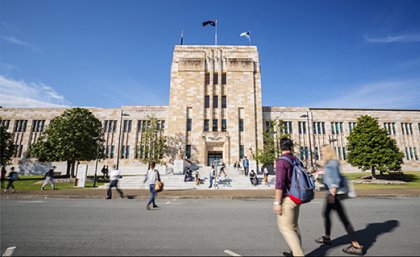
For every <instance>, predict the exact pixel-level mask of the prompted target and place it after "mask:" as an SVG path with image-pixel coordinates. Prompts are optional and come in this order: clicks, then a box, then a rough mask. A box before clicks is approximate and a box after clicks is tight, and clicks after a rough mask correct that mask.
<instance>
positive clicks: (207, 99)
mask: <svg viewBox="0 0 420 257" xmlns="http://www.w3.org/2000/svg"><path fill="white" fill-rule="evenodd" d="M226 106H227V100H226V96H225V95H223V96H222V108H226ZM204 108H210V96H209V95H206V96H205V97H204ZM213 108H219V96H217V95H214V96H213Z"/></svg>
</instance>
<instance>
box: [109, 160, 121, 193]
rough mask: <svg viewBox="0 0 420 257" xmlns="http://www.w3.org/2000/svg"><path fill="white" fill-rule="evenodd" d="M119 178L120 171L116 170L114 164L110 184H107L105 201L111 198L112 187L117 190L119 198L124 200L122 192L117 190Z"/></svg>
mask: <svg viewBox="0 0 420 257" xmlns="http://www.w3.org/2000/svg"><path fill="white" fill-rule="evenodd" d="M120 177H121V171H120V170H119V169H117V165H116V164H114V165H113V166H112V171H111V177H110V183H109V188H108V192H107V197H106V199H111V198H112V188H113V187H115V188H116V189H117V191H118V193H120V196H121V198H124V193H123V191H121V189H119V188H118V181H119V180H120Z"/></svg>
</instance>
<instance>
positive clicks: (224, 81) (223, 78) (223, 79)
mask: <svg viewBox="0 0 420 257" xmlns="http://www.w3.org/2000/svg"><path fill="white" fill-rule="evenodd" d="M222 85H226V73H222Z"/></svg>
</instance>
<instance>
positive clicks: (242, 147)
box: [239, 145, 245, 159]
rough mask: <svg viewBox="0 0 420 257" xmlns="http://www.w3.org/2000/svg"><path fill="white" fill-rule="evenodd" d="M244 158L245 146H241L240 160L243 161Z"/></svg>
mask: <svg viewBox="0 0 420 257" xmlns="http://www.w3.org/2000/svg"><path fill="white" fill-rule="evenodd" d="M244 156H245V154H244V145H239V159H243V158H244Z"/></svg>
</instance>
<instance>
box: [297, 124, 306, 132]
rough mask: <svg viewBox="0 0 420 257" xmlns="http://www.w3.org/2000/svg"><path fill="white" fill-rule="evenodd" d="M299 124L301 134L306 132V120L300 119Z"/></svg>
mask: <svg viewBox="0 0 420 257" xmlns="http://www.w3.org/2000/svg"><path fill="white" fill-rule="evenodd" d="M298 126H299V134H300V135H302V134H306V121H299V122H298Z"/></svg>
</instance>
